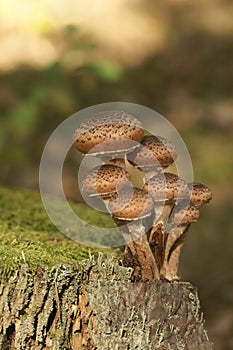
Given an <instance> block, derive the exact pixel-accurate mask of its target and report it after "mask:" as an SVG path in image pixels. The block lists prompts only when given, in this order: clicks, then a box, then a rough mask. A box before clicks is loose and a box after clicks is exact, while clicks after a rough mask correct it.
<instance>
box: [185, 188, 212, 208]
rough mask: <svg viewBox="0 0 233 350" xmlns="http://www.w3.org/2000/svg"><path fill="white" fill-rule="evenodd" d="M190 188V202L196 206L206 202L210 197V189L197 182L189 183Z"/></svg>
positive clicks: (198, 206)
mask: <svg viewBox="0 0 233 350" xmlns="http://www.w3.org/2000/svg"><path fill="white" fill-rule="evenodd" d="M189 189H190V202H191V203H192V205H194V206H195V207H197V208H200V207H201V206H202V205H204V204H207V203H209V202H210V201H211V199H212V193H211V191H210V189H209V188H208V187H207V186H205V185H203V184H200V183H198V182H193V183H190V184H189Z"/></svg>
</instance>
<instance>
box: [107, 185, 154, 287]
mask: <svg viewBox="0 0 233 350" xmlns="http://www.w3.org/2000/svg"><path fill="white" fill-rule="evenodd" d="M108 208H109V212H110V213H111V214H112V217H113V218H114V220H115V221H116V223H117V225H118V227H119V229H120V230H121V232H122V235H123V237H124V239H125V242H126V254H127V253H128V252H130V254H131V255H132V256H133V258H134V261H137V264H138V266H139V271H138V269H137V267H135V266H134V278H135V279H138V278H140V279H142V280H144V281H145V280H149V281H152V280H156V279H159V271H158V268H157V266H156V262H155V259H154V256H153V254H152V252H151V249H150V245H149V242H148V239H147V235H146V224H145V219H146V218H148V217H150V216H151V213H152V211H153V201H152V198H151V197H150V195H148V194H147V193H146V192H145V191H143V190H142V189H139V188H133V189H129V188H128V187H127V188H126V189H124V188H123V189H122V190H121V191H120V192H119V193H118V195H115V196H112V197H111V198H110V199H109V205H108Z"/></svg>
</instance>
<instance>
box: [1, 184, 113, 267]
mask: <svg viewBox="0 0 233 350" xmlns="http://www.w3.org/2000/svg"><path fill="white" fill-rule="evenodd" d="M72 207H73V208H74V210H77V211H78V212H79V213H80V215H81V216H82V218H83V219H84V220H86V221H87V222H89V223H92V224H93V225H98V223H99V222H100V223H101V225H103V226H105V227H109V226H111V225H112V222H111V219H110V218H109V217H108V216H107V215H105V214H101V213H98V212H96V211H95V210H93V209H90V208H87V207H86V206H84V205H82V204H72ZM0 239H1V241H0V266H1V269H2V271H4V272H5V273H7V272H10V271H12V270H15V269H17V268H18V267H19V265H22V264H27V266H28V267H29V269H31V270H35V269H36V268H38V267H42V268H47V269H53V268H56V267H57V266H59V265H61V264H65V265H71V266H73V267H75V268H78V267H80V265H81V261H83V260H84V259H87V258H89V256H90V254H92V255H94V256H95V255H96V256H97V255H98V252H99V251H100V249H93V248H92V249H91V248H89V247H86V246H83V245H80V244H77V243H75V242H73V241H71V240H69V239H68V238H66V237H65V236H64V235H63V234H62V233H60V232H59V231H58V229H57V228H56V227H55V226H54V225H53V224H52V222H51V221H50V219H49V218H48V216H47V214H46V212H45V210H44V208H43V205H42V203H41V199H40V194H39V193H37V192H34V191H29V190H23V191H21V190H15V189H6V188H1V187H0ZM101 251H102V252H103V254H104V255H108V254H112V253H113V254H114V255H117V254H118V253H119V250H118V249H115V250H111V249H101Z"/></svg>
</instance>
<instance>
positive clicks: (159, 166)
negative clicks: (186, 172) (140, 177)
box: [127, 135, 177, 182]
mask: <svg viewBox="0 0 233 350" xmlns="http://www.w3.org/2000/svg"><path fill="white" fill-rule="evenodd" d="M176 157H177V151H176V147H175V145H173V144H172V143H171V142H170V141H169V140H167V139H166V138H165V137H161V136H154V135H146V136H144V137H143V139H142V141H141V145H140V146H139V147H138V148H137V149H135V150H134V151H133V152H131V153H129V154H128V155H127V159H128V161H129V162H130V163H131V164H133V165H134V167H135V168H138V169H140V170H142V171H143V172H144V174H145V180H144V182H146V180H148V179H149V178H151V177H152V176H154V175H156V174H157V173H158V172H160V171H161V170H163V169H165V168H167V167H168V166H169V165H171V164H172V163H173V162H174V161H175V159H176Z"/></svg>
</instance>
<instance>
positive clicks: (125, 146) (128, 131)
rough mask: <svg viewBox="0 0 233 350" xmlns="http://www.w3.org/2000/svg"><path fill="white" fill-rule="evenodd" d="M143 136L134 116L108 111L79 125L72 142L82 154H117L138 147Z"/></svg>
mask: <svg viewBox="0 0 233 350" xmlns="http://www.w3.org/2000/svg"><path fill="white" fill-rule="evenodd" d="M143 135H144V131H143V128H142V125H141V123H140V121H139V120H137V119H136V118H135V117H134V116H132V115H131V114H129V113H127V112H124V111H110V112H102V113H98V114H96V115H95V116H93V117H92V118H90V119H88V120H86V121H85V122H83V123H81V124H80V126H79V128H78V129H76V131H75V133H74V136H73V140H74V145H75V147H76V148H77V149H78V150H79V151H80V152H82V153H88V152H89V154H92V155H98V154H112V153H113V154H117V153H122V152H128V151H132V150H133V149H135V147H138V146H139V145H138V142H140V141H141V140H142V138H143ZM93 148H94V149H93ZM92 149H93V151H92Z"/></svg>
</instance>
